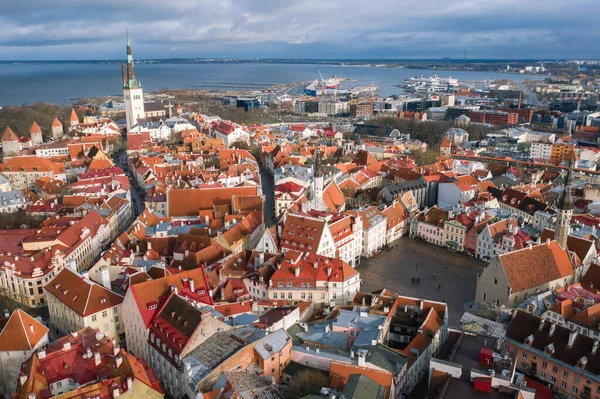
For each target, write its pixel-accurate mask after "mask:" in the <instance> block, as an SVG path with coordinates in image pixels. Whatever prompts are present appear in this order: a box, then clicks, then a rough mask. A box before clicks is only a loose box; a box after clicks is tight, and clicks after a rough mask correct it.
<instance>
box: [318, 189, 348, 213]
mask: <svg viewBox="0 0 600 399" xmlns="http://www.w3.org/2000/svg"><path fill="white" fill-rule="evenodd" d="M323 202H324V203H325V205H326V206H327V209H329V210H330V211H331V212H339V211H340V210H341V209H342V206H343V205H344V203H345V202H346V198H344V194H343V193H342V191H341V190H340V188H339V187H338V186H337V184H335V183H333V182H331V183H329V185H327V187H325V190H323Z"/></svg>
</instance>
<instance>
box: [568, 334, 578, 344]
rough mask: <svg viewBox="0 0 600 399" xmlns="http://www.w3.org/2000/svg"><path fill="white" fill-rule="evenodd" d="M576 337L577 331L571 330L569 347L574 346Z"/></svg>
mask: <svg viewBox="0 0 600 399" xmlns="http://www.w3.org/2000/svg"><path fill="white" fill-rule="evenodd" d="M575 338H577V333H576V332H575V331H571V332H570V333H569V344H568V346H569V348H572V347H573V344H574V343H575Z"/></svg>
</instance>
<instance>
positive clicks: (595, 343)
mask: <svg viewBox="0 0 600 399" xmlns="http://www.w3.org/2000/svg"><path fill="white" fill-rule="evenodd" d="M598 346H600V341H598V340H597V339H595V340H594V346H593V347H592V355H595V354H596V352H598Z"/></svg>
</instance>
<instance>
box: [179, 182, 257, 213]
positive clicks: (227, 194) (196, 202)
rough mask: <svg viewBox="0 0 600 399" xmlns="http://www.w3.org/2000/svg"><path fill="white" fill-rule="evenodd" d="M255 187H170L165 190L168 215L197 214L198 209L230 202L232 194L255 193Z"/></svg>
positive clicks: (211, 207)
mask: <svg viewBox="0 0 600 399" xmlns="http://www.w3.org/2000/svg"><path fill="white" fill-rule="evenodd" d="M257 192H258V191H257V188H256V187H253V186H245V187H215V188H198V189H171V190H169V191H168V192H167V204H168V210H167V212H168V215H169V216H197V215H198V212H199V211H200V210H205V209H213V206H214V205H223V204H231V198H232V197H233V196H234V195H257Z"/></svg>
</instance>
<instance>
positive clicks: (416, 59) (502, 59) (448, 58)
mask: <svg viewBox="0 0 600 399" xmlns="http://www.w3.org/2000/svg"><path fill="white" fill-rule="evenodd" d="M135 60H137V61H168V60H254V61H268V60H277V61H329V62H334V61H337V62H343V61H349V62H358V61H381V62H415V61H454V62H457V61H458V62H459V63H464V64H468V63H471V62H476V61H486V62H494V61H496V62H523V61H529V62H564V61H600V59H596V58H554V59H553V58H543V59H542V58H472V59H467V60H464V59H463V58H450V57H443V58H298V57H169V58H160V57H159V58H135ZM90 61H93V62H98V61H107V62H122V61H123V60H122V59H109V58H89V59H28V60H10V59H6V60H2V59H0V62H2V63H6V62H90Z"/></svg>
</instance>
